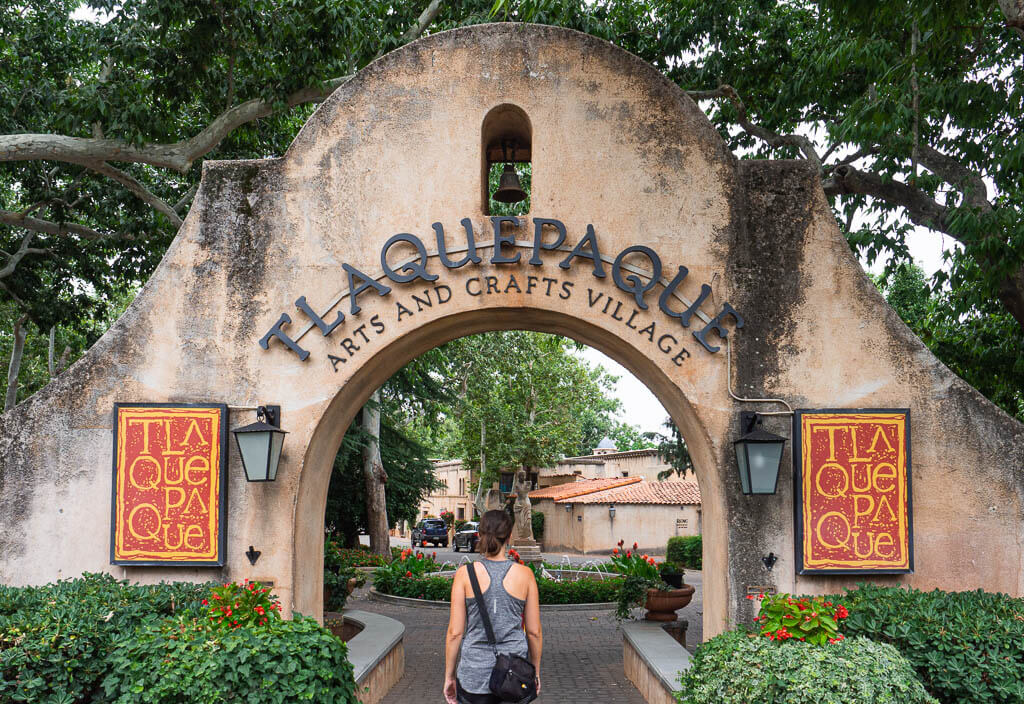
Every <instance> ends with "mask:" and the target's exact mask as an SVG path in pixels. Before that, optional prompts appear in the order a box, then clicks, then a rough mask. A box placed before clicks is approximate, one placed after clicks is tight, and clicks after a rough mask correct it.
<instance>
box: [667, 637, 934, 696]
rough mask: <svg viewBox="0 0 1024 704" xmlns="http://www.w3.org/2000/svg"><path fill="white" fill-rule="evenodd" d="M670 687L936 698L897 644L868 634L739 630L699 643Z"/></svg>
mask: <svg viewBox="0 0 1024 704" xmlns="http://www.w3.org/2000/svg"><path fill="white" fill-rule="evenodd" d="M680 683H681V685H682V689H681V690H680V691H679V692H677V693H676V695H675V696H676V701H678V702H680V703H681V704H749V703H750V702H774V703H775V704H819V703H820V702H828V703H829V704H874V703H876V702H877V703H881V702H884V703H885V704H934V703H935V699H933V698H932V697H931V696H930V695H929V694H928V692H927V691H925V688H924V686H923V685H922V684H921V682H920V681H919V680H918V679H917V676H916V675H915V673H914V670H913V668H912V667H911V666H910V663H908V662H907V661H906V659H904V657H903V656H902V655H900V653H899V651H898V650H896V649H895V648H893V647H892V646H891V645H887V644H885V643H875V642H873V641H870V640H868V639H867V638H847V639H846V640H844V641H842V642H839V643H834V644H828V645H824V646H819V645H810V644H808V643H800V642H793V641H786V642H784V643H778V642H774V641H770V640H768V639H767V638H762V637H757V636H755V635H753V634H750V633H746V632H743V631H730V632H728V633H723V634H722V635H720V636H716V637H714V638H712V639H711V640H709V641H708V642H707V643H704V644H703V645H701V646H700V647H699V648H698V649H697V653H696V655H694V658H693V662H692V665H691V667H690V669H689V670H686V671H684V672H683V675H682V677H681V678H680Z"/></svg>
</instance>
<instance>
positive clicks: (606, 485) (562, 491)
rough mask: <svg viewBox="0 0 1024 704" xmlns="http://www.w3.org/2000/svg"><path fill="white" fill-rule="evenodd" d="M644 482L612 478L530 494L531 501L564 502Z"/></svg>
mask: <svg viewBox="0 0 1024 704" xmlns="http://www.w3.org/2000/svg"><path fill="white" fill-rule="evenodd" d="M641 481H643V478H642V477H612V478H611V479H583V480H581V481H578V482H569V483H567V484H557V485H555V486H546V487H544V488H543V489H534V490H533V491H531V492H530V498H531V499H554V500H555V501H563V500H565V499H571V498H573V497H575V496H583V495H584V494H591V493H593V492H595V491H604V490H605V489H613V488H615V487H619V486H626V485H627V484H636V483H637V482H641Z"/></svg>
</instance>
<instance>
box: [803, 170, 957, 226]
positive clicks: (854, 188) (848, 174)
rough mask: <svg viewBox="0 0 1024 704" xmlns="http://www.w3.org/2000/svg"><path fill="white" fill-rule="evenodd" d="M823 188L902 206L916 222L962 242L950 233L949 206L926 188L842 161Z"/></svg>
mask: <svg viewBox="0 0 1024 704" xmlns="http://www.w3.org/2000/svg"><path fill="white" fill-rule="evenodd" d="M822 187H823V188H824V189H825V195H828V196H837V195H845V194H848V193H855V194H858V195H865V196H871V197H873V198H878V199H880V200H884V201H885V202H886V203H890V204H892V205H898V206H901V207H903V208H904V209H905V210H906V211H907V217H909V218H910V220H911V222H913V223H914V224H915V225H921V226H922V227H927V228H930V229H932V230H938V231H939V232H944V233H946V234H947V235H949V236H951V237H953V238H955V239H957V240H958V241H960V237H959V236H958V235H957V234H956V233H954V232H951V231H950V229H949V226H948V224H947V223H946V216H947V215H948V213H949V209H948V208H947V207H946V206H944V205H942V204H941V203H937V202H936V201H934V200H932V199H931V198H929V197H928V196H927V195H926V194H925V193H924V192H923V191H920V190H918V189H916V188H914V187H913V186H909V185H907V184H905V183H903V182H902V181H896V180H891V181H890V180H884V179H882V177H881V176H879V175H878V174H875V173H871V172H868V171H861V170H860V169H857V168H855V167H853V166H850V165H849V164H841V165H839V166H837V167H836V168H835V169H834V170H833V172H832V176H831V177H830V178H827V179H825V180H824V181H823V182H822Z"/></svg>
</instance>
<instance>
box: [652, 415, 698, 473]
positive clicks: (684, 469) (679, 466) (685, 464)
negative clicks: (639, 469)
mask: <svg viewBox="0 0 1024 704" xmlns="http://www.w3.org/2000/svg"><path fill="white" fill-rule="evenodd" d="M662 425H663V427H664V428H665V429H666V430H668V435H663V434H661V433H644V435H645V436H646V437H647V438H648V439H649V440H651V441H653V442H656V443H657V447H658V454H660V455H661V459H662V460H663V461H664V462H665V463H666V464H668V466H669V468H668V469H666V470H663V471H661V472H658V479H660V480H662V481H664V480H666V479H669V478H671V477H672V475H673V474H675V475H677V476H679V477H681V478H684V479H685V478H686V475H687V473H690V472H696V469H695V468H694V466H693V459H692V458H691V457H690V449H689V448H688V447H687V446H686V440H684V439H683V434H682V433H680V432H679V428H678V427H677V426H676V424H675V422H674V421H673V420H672V419H671V418H668V419H666V420H665V422H664V423H663V424H662Z"/></svg>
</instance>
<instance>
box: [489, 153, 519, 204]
mask: <svg viewBox="0 0 1024 704" xmlns="http://www.w3.org/2000/svg"><path fill="white" fill-rule="evenodd" d="M494 200H496V201H498V202H499V203H518V202H519V201H523V200H526V191H524V190H523V187H522V186H521V185H520V184H519V174H517V173H516V170H515V169H514V168H512V164H511V163H506V164H505V170H504V171H502V172H501V180H500V181H499V182H498V190H496V191H495V192H494Z"/></svg>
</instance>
